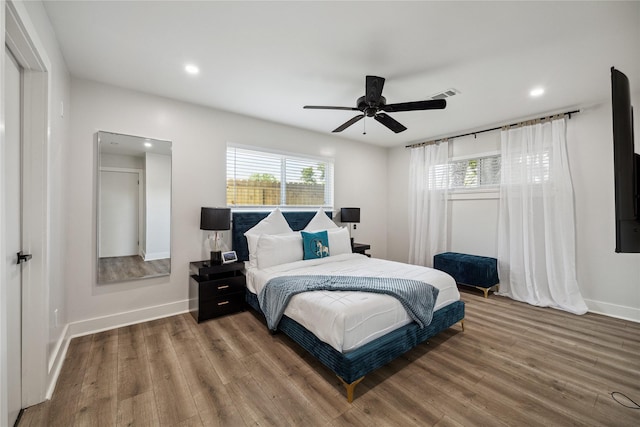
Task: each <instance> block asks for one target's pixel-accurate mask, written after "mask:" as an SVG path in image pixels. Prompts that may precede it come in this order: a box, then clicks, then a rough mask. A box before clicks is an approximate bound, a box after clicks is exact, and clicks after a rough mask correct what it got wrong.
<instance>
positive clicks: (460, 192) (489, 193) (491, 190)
mask: <svg viewBox="0 0 640 427" xmlns="http://www.w3.org/2000/svg"><path fill="white" fill-rule="evenodd" d="M496 156H497V157H499V158H500V169H502V153H501V152H500V151H499V150H494V151H485V152H481V153H474V154H468V155H464V156H456V157H450V158H449V160H448V163H449V165H451V164H452V163H454V162H460V161H465V160H473V159H481V158H486V157H496ZM451 182H452V180H451V179H450V180H449V183H450V185H451ZM447 190H448V192H449V197H448V198H449V200H476V199H497V198H499V196H500V184H499V183H498V184H488V185H478V186H475V187H471V186H469V187H449V188H448V189H447Z"/></svg>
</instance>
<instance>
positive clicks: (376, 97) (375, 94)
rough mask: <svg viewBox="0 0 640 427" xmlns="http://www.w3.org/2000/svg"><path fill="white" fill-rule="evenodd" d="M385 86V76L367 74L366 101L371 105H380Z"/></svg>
mask: <svg viewBox="0 0 640 427" xmlns="http://www.w3.org/2000/svg"><path fill="white" fill-rule="evenodd" d="M383 87H384V77H376V76H367V80H366V87H365V98H364V100H365V102H366V103H367V105H369V106H373V107H375V106H378V105H379V104H380V97H381V96H382V88H383Z"/></svg>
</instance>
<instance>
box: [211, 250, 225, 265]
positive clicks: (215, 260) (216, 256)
mask: <svg viewBox="0 0 640 427" xmlns="http://www.w3.org/2000/svg"><path fill="white" fill-rule="evenodd" d="M210 263H211V265H212V266H213V265H222V252H221V251H211V261H210Z"/></svg>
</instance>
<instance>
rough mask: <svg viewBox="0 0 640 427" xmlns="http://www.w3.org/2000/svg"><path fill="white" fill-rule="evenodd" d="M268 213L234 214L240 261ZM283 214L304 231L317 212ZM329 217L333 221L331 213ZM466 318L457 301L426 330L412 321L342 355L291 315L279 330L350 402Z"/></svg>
mask: <svg viewBox="0 0 640 427" xmlns="http://www.w3.org/2000/svg"><path fill="white" fill-rule="evenodd" d="M268 214H269V212H234V213H233V214H232V218H233V227H232V230H233V231H232V242H233V248H234V250H235V251H236V253H237V254H238V259H239V260H241V261H246V260H248V259H249V252H248V249H247V239H246V238H245V237H244V233H245V232H246V231H247V230H249V229H250V228H251V227H253V226H254V225H256V224H257V223H258V222H260V221H261V220H262V219H264V218H265V217H266V216H267V215H268ZM283 214H284V217H285V218H286V220H287V222H288V223H289V225H290V226H291V228H292V229H293V230H296V231H297V230H302V229H303V228H304V227H305V226H306V225H307V224H308V223H309V221H311V218H313V216H314V215H315V212H283ZM327 215H328V216H329V217H330V218H331V214H330V213H327ZM246 300H247V303H248V304H249V305H250V306H251V307H252V308H253V309H255V310H256V311H257V312H258V313H260V315H262V310H260V305H259V304H258V298H257V296H256V295H255V294H253V293H251V292H249V291H248V290H247V295H246ZM463 319H464V302H462V301H456V302H454V303H452V304H449V305H447V306H446V307H442V308H441V309H439V310H438V311H436V312H435V313H434V314H433V320H432V321H431V323H430V324H429V325H428V326H426V327H424V328H423V329H420V327H419V326H418V325H417V324H416V323H415V322H412V323H410V324H408V325H406V326H403V327H401V328H399V329H396V330H394V331H392V332H389V333H388V334H386V335H384V336H382V337H380V338H377V339H375V340H373V341H371V342H370V343H368V344H365V345H364V346H362V347H359V348H357V349H355V350H352V351H349V352H347V353H340V352H339V351H337V350H336V349H334V348H333V347H331V346H330V345H328V344H326V343H324V342H322V341H320V340H319V339H318V338H316V336H315V335H314V334H312V333H311V332H309V331H308V330H307V329H306V328H304V327H302V326H301V325H300V324H299V323H298V322H296V321H295V320H292V319H291V318H289V317H287V316H282V320H281V321H280V324H279V325H278V330H279V331H282V332H283V333H284V334H286V335H287V336H289V337H290V338H291V339H292V340H294V341H295V342H296V343H298V344H299V345H300V346H302V347H303V348H304V349H305V350H307V351H308V352H309V353H311V354H312V355H313V356H314V357H315V358H317V359H318V360H319V361H320V362H321V363H322V364H324V365H325V366H326V367H327V368H329V369H330V370H332V371H333V372H334V373H335V374H336V375H337V376H338V378H340V380H341V381H342V383H343V384H344V386H345V388H346V391H347V400H348V401H349V402H352V401H353V395H354V390H355V386H356V385H357V384H358V383H359V382H360V381H362V379H363V378H364V376H365V375H366V374H368V373H369V372H371V371H373V370H375V369H378V368H379V367H381V366H384V365H386V364H387V363H389V362H390V361H392V360H393V359H395V358H396V357H398V356H400V355H401V354H404V353H406V352H407V351H409V350H411V349H412V348H413V347H415V346H417V345H418V344H420V343H423V342H424V341H426V340H427V339H429V338H431V337H432V336H434V335H436V334H438V333H439V332H441V331H443V330H445V329H448V328H449V327H451V326H453V325H455V324H456V323H457V322H460V321H462V320H463Z"/></svg>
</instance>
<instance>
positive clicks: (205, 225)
mask: <svg viewBox="0 0 640 427" xmlns="http://www.w3.org/2000/svg"><path fill="white" fill-rule="evenodd" d="M229 229H231V209H230V208H202V209H201V211H200V230H211V231H214V240H213V246H212V249H213V250H212V251H211V265H220V264H222V252H221V251H220V248H219V247H218V231H222V230H229ZM209 237H211V236H209Z"/></svg>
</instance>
